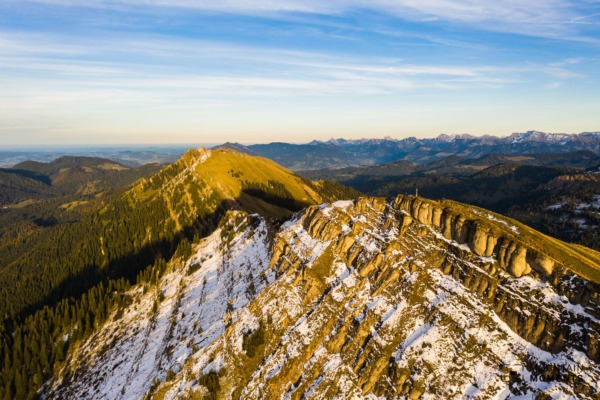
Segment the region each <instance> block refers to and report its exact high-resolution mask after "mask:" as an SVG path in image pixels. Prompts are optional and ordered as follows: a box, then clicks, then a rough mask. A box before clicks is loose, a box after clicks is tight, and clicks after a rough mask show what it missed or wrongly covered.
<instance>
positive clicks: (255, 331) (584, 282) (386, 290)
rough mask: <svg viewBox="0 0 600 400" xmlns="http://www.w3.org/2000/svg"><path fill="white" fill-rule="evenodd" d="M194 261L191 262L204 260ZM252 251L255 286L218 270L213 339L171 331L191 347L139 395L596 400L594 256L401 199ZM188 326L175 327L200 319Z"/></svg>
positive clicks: (281, 235) (347, 207)
mask: <svg viewBox="0 0 600 400" xmlns="http://www.w3.org/2000/svg"><path fill="white" fill-rule="evenodd" d="M233 225H236V224H233ZM236 226H237V225H236ZM248 229H250V228H248ZM244 235H247V236H244ZM253 235H254V234H252V232H251V231H250V230H249V231H248V233H247V234H240V238H245V237H248V238H251V237H254V236H253ZM221 237H226V236H223V235H221ZM260 238H261V239H260V240H261V241H260V243H261V246H263V248H264V246H265V242H264V241H263V240H265V239H264V237H262V236H261V237H260ZM215 240H216V239H215ZM244 240H248V239H244ZM239 243H252V242H244V241H243V240H242V239H239ZM239 246H240V247H239V250H238V252H241V251H242V249H243V247H241V245H239ZM202 248H208V247H206V245H205V246H204V247H203V246H202V245H201V246H200V247H198V249H199V250H198V251H199V252H198V253H197V254H196V255H195V256H194V258H195V259H205V258H208V257H207V255H203V254H201V249H202ZM233 254H237V253H233ZM261 254H262V256H261V258H260V259H261V260H263V261H262V262H263V266H262V267H260V268H256V267H253V266H252V263H253V262H254V263H256V262H257V261H255V260H254V261H253V260H252V259H250V258H240V261H239V263H237V264H236V265H238V267H236V268H242V267H243V268H246V269H250V270H252V271H254V272H253V275H252V276H253V277H254V280H253V281H252V280H248V279H244V276H243V274H241V275H240V276H237V275H236V273H235V271H234V270H233V269H230V268H229V269H227V268H225V267H223V268H225V269H224V270H225V271H229V272H231V275H227V282H229V284H230V285H231V290H230V291H227V290H224V291H222V298H220V300H222V301H221V302H223V301H225V300H226V298H228V297H227V296H229V297H231V299H230V301H231V304H233V305H234V306H233V307H230V308H229V307H228V308H227V310H226V311H227V314H226V315H225V316H223V317H222V319H223V322H222V323H221V322H220V319H219V315H221V316H222V315H223V314H219V315H217V316H216V317H215V318H213V319H214V321H213V320H211V321H212V322H211V323H213V324H214V326H218V327H219V330H218V332H217V331H214V332H217V333H215V334H212V333H210V332H209V333H207V332H204V333H202V335H204V336H202V337H210V340H208V339H206V340H204V341H199V340H194V333H193V332H190V330H183V329H182V330H181V332H183V333H182V335H183V338H184V339H185V341H186V342H187V343H190V345H188V346H187V347H182V346H180V347H178V348H177V349H178V350H177V353H176V354H178V355H179V356H178V357H173V356H171V358H170V359H169V360H170V361H171V362H175V361H176V362H177V368H174V369H172V373H171V375H167V374H166V371H164V372H165V374H164V375H161V373H160V372H157V371H155V375H154V376H156V377H157V381H156V385H152V388H151V389H149V390H148V391H147V392H145V395H147V396H148V397H151V398H158V399H162V398H167V399H175V398H194V396H197V398H202V397H203V396H209V397H210V396H212V397H210V398H219V399H221V398H222V399H238V398H243V399H257V398H261V399H262V398H265V399H266V398H269V399H270V398H277V399H279V398H283V399H324V398H334V397H335V398H340V399H350V398H364V399H379V398H386V399H387V398H401V399H405V398H406V399H409V398H410V399H417V398H448V399H463V398H506V397H510V396H517V395H519V396H524V398H535V397H539V398H546V397H557V398H568V397H569V396H572V397H576V398H589V399H594V398H598V396H599V395H600V367H599V365H598V363H599V362H600V343H599V342H600V324H599V322H598V317H599V314H600V306H599V302H598V292H599V290H598V289H599V286H598V284H597V283H596V282H597V281H594V279H593V278H594V277H595V276H596V275H595V274H596V273H597V270H598V268H599V266H598V265H597V264H596V261H595V260H596V259H597V258H596V257H597V256H598V255H597V253H594V252H587V251H586V250H585V249H583V248H579V247H573V246H570V245H567V244H564V243H562V242H558V241H554V240H553V239H551V238H547V237H545V236H543V235H541V234H539V233H536V232H535V231H532V230H530V229H529V228H527V227H525V226H524V225H521V224H518V223H516V222H514V221H511V220H507V219H505V218H503V217H500V216H497V215H494V214H491V213H489V212H487V211H485V210H481V209H476V208H473V207H468V206H465V205H461V204H457V203H452V202H433V201H428V200H425V199H422V198H416V197H412V196H399V197H397V198H395V199H393V200H387V199H382V198H361V199H358V200H355V201H343V202H336V203H333V204H325V205H320V206H311V207H309V208H307V209H306V210H304V211H302V212H300V213H298V214H296V215H295V216H294V217H293V218H292V219H291V220H290V221H288V222H286V223H285V224H284V225H283V226H282V227H281V229H280V230H279V231H278V232H277V233H276V234H275V235H274V237H273V238H272V244H271V245H270V251H269V252H268V253H267V252H265V251H262V252H261ZM224 260H227V256H226V255H225V254H223V256H222V260H220V261H219V263H216V264H215V265H221V263H224V262H225V261H224ZM248 262H250V264H248ZM223 265H229V264H223ZM219 268H220V267H219ZM219 268H217V271H219ZM207 273H208V270H207V271H203V270H202V269H201V270H199V272H197V274H200V275H198V276H199V277H200V276H207V277H210V275H207ZM202 274H204V275H202ZM193 276H195V275H192V277H193ZM217 276H219V275H217ZM261 277H264V279H263V278H261ZM590 277H591V278H590ZM190 279H191V280H190V281H189V282H186V284H187V285H190V286H193V285H197V286H199V287H201V286H202V285H198V284H197V282H196V283H194V281H193V278H190ZM230 279H231V281H230ZM209 282H210V280H209ZM244 282H246V283H245V284H244ZM248 282H253V283H252V290H250V289H249V288H250V284H249V283H248ZM238 285H242V287H243V290H240V288H238ZM244 285H245V286H244ZM215 287H216V286H215ZM230 292H231V293H230ZM242 293H243V295H242ZM240 298H242V299H244V302H241V301H240V300H239V299H240ZM186 299H187V297H185V296H184V297H183V298H182V300H181V302H180V304H179V305H178V307H180V308H181V309H186V307H188V306H187V303H186V302H187V301H188V300H186ZM236 299H237V300H236ZM189 301H190V302H192V303H193V304H194V307H204V306H203V305H202V302H200V303H199V305H198V304H196V302H197V300H196V301H192V299H191V298H190V299H189ZM215 304H216V303H215ZM194 310H195V309H194ZM203 312H206V311H203ZM192 315H195V314H192V313H191V312H190V313H188V312H187V311H186V313H185V321H186V324H187V325H191V326H194V325H193V319H194V318H200V317H190V316H192ZM199 315H203V314H199ZM202 318H203V317H202ZM173 323H174V324H176V325H177V324H178V322H177V320H176V319H175V320H174V321H173ZM204 325H206V326H209V325H208V323H206V322H205V323H203V326H204ZM177 329H178V328H176V331H177V332H179V331H178V330H177ZM211 332H212V331H211ZM105 335H106V336H108V337H110V333H105ZM188 336H189V337H188ZM192 343H193V344H194V345H193V346H192V345H191V344H192ZM106 379H107V380H109V379H110V377H109V378H106ZM90 397H93V396H90Z"/></svg>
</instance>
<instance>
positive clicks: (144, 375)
mask: <svg viewBox="0 0 600 400" xmlns="http://www.w3.org/2000/svg"><path fill="white" fill-rule="evenodd" d="M269 248H270V242H269V240H268V234H267V227H266V225H265V221H263V220H262V219H260V218H259V217H258V216H248V215H247V214H246V213H243V212H239V211H238V212H236V211H230V212H229V213H228V214H227V216H226V217H225V220H224V222H222V226H221V227H220V228H219V229H218V230H216V231H215V232H214V233H213V234H212V235H211V236H209V237H208V238H206V239H204V240H203V241H202V242H201V243H200V244H198V245H197V246H196V247H195V249H194V253H195V254H194V255H193V256H192V257H191V258H190V259H189V260H188V261H187V262H185V263H182V262H178V261H177V262H171V263H170V264H169V267H168V268H169V269H168V272H167V273H166V274H165V275H164V276H163V277H162V278H161V280H160V281H159V283H158V285H150V284H147V285H144V286H143V287H138V288H136V289H135V290H133V291H132V292H131V293H129V294H130V296H131V299H132V303H131V305H130V306H129V307H127V309H126V310H125V312H124V313H123V312H121V313H115V315H113V318H112V321H111V322H109V323H107V324H106V325H105V326H103V327H102V328H101V329H100V330H99V331H98V332H96V333H95V334H94V335H93V336H92V337H90V338H89V339H88V340H86V341H85V342H84V343H82V345H81V346H80V348H79V349H78V350H77V352H76V353H75V354H74V355H73V356H72V359H71V360H70V361H69V363H68V366H67V367H66V368H65V370H63V371H61V374H60V375H61V379H58V380H57V381H55V382H53V385H52V388H51V390H50V392H51V396H50V397H56V398H73V399H75V398H77V399H86V398H89V399H91V398H94V399H118V398H122V399H137V398H142V397H143V395H144V394H145V393H146V392H148V390H149V389H150V388H151V386H152V385H153V383H154V382H161V381H163V380H165V378H166V377H167V373H168V371H173V372H174V373H179V372H181V371H182V368H183V365H184V364H185V362H186V360H188V359H189V358H190V357H191V356H193V355H194V353H197V352H198V351H199V349H203V348H205V347H206V346H208V345H210V344H211V343H212V342H213V341H215V339H217V338H219V337H220V336H221V335H222V334H223V332H224V330H225V328H226V327H227V326H228V325H229V324H230V323H231V322H232V321H233V320H235V318H236V317H235V316H236V313H237V312H238V311H239V310H240V309H242V308H243V307H244V306H245V305H246V304H247V303H248V301H249V300H250V299H252V298H253V296H254V295H255V294H256V292H258V291H260V290H262V289H263V288H264V287H265V285H266V284H267V283H268V282H269V281H272V280H273V278H274V274H273V273H272V272H269V271H267V267H268V265H269V258H270V256H269ZM119 314H122V315H119ZM175 394H176V392H174V393H173V394H172V396H174V395H175Z"/></svg>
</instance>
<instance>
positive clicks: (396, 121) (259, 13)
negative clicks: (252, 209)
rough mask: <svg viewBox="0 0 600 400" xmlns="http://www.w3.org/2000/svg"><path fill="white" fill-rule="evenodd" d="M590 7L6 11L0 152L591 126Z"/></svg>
mask: <svg viewBox="0 0 600 400" xmlns="http://www.w3.org/2000/svg"><path fill="white" fill-rule="evenodd" d="M599 25H600V3H599V2H597V1H585V2H578V3H573V2H569V1H566V0H541V1H538V2H535V4H519V3H515V2H513V1H507V0H502V1H499V2H494V3H489V4H482V3H480V2H477V1H467V2H465V1H458V0H451V1H444V2H441V1H437V0H427V1H420V2H412V1H406V0H398V1H395V2H389V1H383V0H381V1H380V0H376V1H372V2H368V3H365V2H362V1H358V0H339V1H334V2H317V1H313V0H303V1H302V0H292V1H287V2H274V1H272V0H259V1H255V2H251V3H249V2H244V1H239V0H228V1H224V2H217V3H215V2H209V1H205V0H182V1H177V2H172V3H170V2H161V1H149V2H140V1H139V0H124V1H119V2H114V1H101V0H91V1H89V2H86V3H85V4H82V3H81V2H76V1H72V0H21V1H14V0H8V1H4V2H2V4H0V26H2V28H0V71H1V72H2V74H1V75H0V85H1V87H2V88H3V90H2V91H1V92H0V146H1V147H2V148H6V147H7V146H22V145H31V144H32V143H49V144H51V145H56V146H61V145H69V144H72V145H77V146H85V145H89V146H92V145H96V146H97V145H121V144H123V145H131V144H137V143H147V144H151V145H163V144H169V145H170V144H174V143H175V144H179V143H198V142H199V143H224V142H227V141H231V142H240V143H265V142H273V141H284V142H292V143H305V142H309V141H311V140H328V139H330V138H332V137H334V138H339V137H343V138H347V139H359V138H382V137H384V136H392V137H394V138H403V137H409V136H415V137H434V136H438V135H439V134H441V133H446V134H461V133H468V134H471V135H474V136H481V135H485V134H490V135H496V136H507V135H510V134H511V133H513V132H524V131H526V130H529V129H533V128H534V129H537V130H540V131H545V132H569V133H571V132H573V133H575V132H584V131H595V130H600V115H599V114H598V112H597V110H598V109H599V108H600V95H598V93H600V30H599V29H598V26H599Z"/></svg>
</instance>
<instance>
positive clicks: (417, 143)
mask: <svg viewBox="0 0 600 400" xmlns="http://www.w3.org/2000/svg"><path fill="white" fill-rule="evenodd" d="M227 146H229V147H233V148H235V149H236V150H238V151H243V152H246V153H248V154H252V155H259V156H262V157H267V158H270V159H272V160H274V161H276V162H277V163H279V164H281V165H283V166H285V167H287V168H290V169H292V170H295V171H298V170H311V169H322V168H342V167H348V166H359V165H373V164H382V163H389V162H394V161H399V160H406V161H411V162H414V163H417V164H425V163H430V162H433V161H437V160H441V159H443V158H446V157H448V156H451V155H456V156H459V157H463V158H480V157H483V156H485V155H488V154H493V153H502V154H506V155H520V154H534V153H557V152H570V151H578V150H587V151H591V152H594V153H596V154H599V153H600V132H584V133H580V134H564V133H545V132H538V131H528V132H525V133H513V134H512V135H510V136H505V137H497V136H491V135H486V136H481V137H477V136H471V135H466V134H465V135H440V136H438V137H436V138H429V139H420V138H416V137H409V138H405V139H394V138H390V137H386V138H384V139H359V140H347V139H331V140H328V141H316V140H315V141H312V142H310V143H307V144H291V143H282V142H275V143H269V144H254V145H249V146H244V145H241V144H239V143H227Z"/></svg>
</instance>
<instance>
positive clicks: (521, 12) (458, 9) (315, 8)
mask: <svg viewBox="0 0 600 400" xmlns="http://www.w3.org/2000/svg"><path fill="white" fill-rule="evenodd" d="M25 1H29V2H34V3H44V4H53V5H60V6H72V7H99V8H118V9H119V8H120V9H123V8H126V7H136V8H137V11H138V12H141V11H143V10H141V7H144V8H146V9H150V8H158V7H160V8H171V9H173V8H187V9H195V10H201V11H209V12H219V13H230V14H248V15H261V16H267V17H268V16H271V17H281V16H282V15H285V14H289V13H303V14H318V15H343V14H347V13H353V12H361V11H371V12H378V13H382V14H386V15H390V16H395V17H396V18H399V19H405V20H410V21H418V22H424V23H427V22H450V23H459V24H465V25H470V26H473V27H476V28H479V29H482V30H487V31H497V32H507V33H516V34H523V35H530V36H540V37H550V38H554V39H568V40H592V39H593V37H592V36H590V35H588V34H587V33H585V32H582V27H581V26H578V25H598V24H600V20H599V19H598V18H597V17H598V16H600V5H599V4H598V2H595V1H582V2H573V1H570V0H536V1H535V2H523V1H520V0H497V1H485V2H484V1H479V0H370V1H367V0H329V1H320V0H287V1H280V0H255V1H246V0H221V1H211V0H121V1H116V0H88V1H86V2H80V1H76V0H25ZM595 39H597V38H595ZM595 39H594V40H595Z"/></svg>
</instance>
